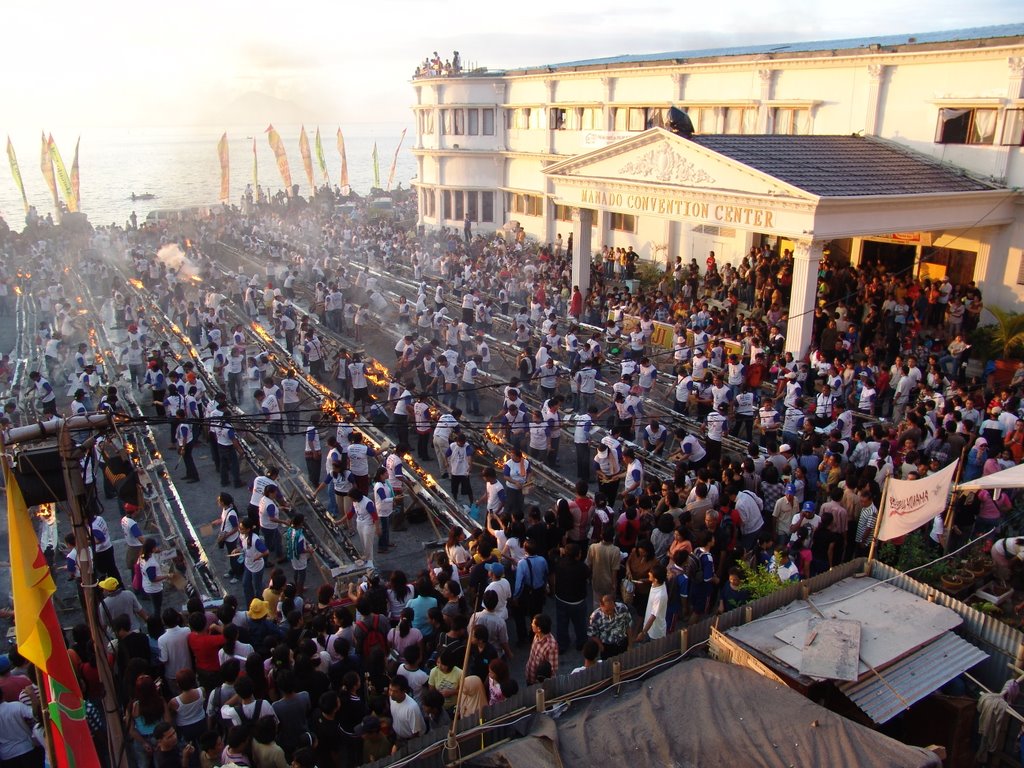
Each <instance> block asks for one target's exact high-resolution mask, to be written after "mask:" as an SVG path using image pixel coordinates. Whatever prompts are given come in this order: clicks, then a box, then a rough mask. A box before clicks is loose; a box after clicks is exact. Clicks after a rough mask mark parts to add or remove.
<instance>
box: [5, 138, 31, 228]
mask: <svg viewBox="0 0 1024 768" xmlns="http://www.w3.org/2000/svg"><path fill="white" fill-rule="evenodd" d="M7 159H8V160H10V161H11V176H12V177H13V178H14V183H15V184H17V185H18V191H19V192H21V201H22V202H23V203H24V204H25V213H28V197H27V196H26V195H25V183H24V182H23V181H22V180H21V169H20V168H18V158H17V156H16V155H15V154H14V145H13V144H12V143H11V137H10V136H8V137H7Z"/></svg>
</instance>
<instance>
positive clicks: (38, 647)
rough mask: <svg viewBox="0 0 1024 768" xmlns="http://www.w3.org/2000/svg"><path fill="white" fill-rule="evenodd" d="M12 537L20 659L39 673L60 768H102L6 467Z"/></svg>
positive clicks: (31, 532)
mask: <svg viewBox="0 0 1024 768" xmlns="http://www.w3.org/2000/svg"><path fill="white" fill-rule="evenodd" d="M4 484H5V486H6V488H7V531H8V535H9V537H10V550H11V552H10V554H11V560H10V563H11V566H10V567H11V594H12V596H13V598H14V622H15V623H14V627H15V633H16V637H17V641H18V653H20V654H21V655H22V656H24V657H25V658H26V659H28V660H29V661H30V662H32V664H34V665H35V667H36V669H37V670H38V671H39V678H40V689H41V691H40V692H41V693H42V694H43V696H44V698H45V701H44V704H45V706H46V707H47V711H48V714H49V718H48V725H49V728H50V735H51V737H52V739H53V747H54V750H53V755H52V760H53V765H54V766H55V768H99V759H98V758H97V757H96V748H95V747H94V746H93V741H92V736H91V735H90V733H89V726H88V724H87V723H86V721H85V703H84V702H83V700H82V692H81V689H80V688H79V687H78V678H77V677H75V672H74V670H73V669H72V667H71V660H70V659H69V658H68V649H67V646H66V645H65V644H64V635H63V634H62V632H61V628H60V622H59V621H58V620H57V611H56V610H55V609H54V607H53V594H54V593H55V592H56V591H57V587H56V585H55V584H54V583H53V577H52V576H51V575H50V568H49V566H48V565H47V564H46V558H45V557H43V553H42V551H41V550H40V549H39V539H38V538H37V537H36V532H35V528H34V527H33V525H32V519H31V518H30V517H29V513H28V507H27V506H26V505H25V499H24V497H23V496H22V493H21V488H20V487H19V486H18V482H17V480H16V479H15V478H14V476H13V474H12V473H11V471H10V470H9V469H8V468H7V467H6V466H5V467H4Z"/></svg>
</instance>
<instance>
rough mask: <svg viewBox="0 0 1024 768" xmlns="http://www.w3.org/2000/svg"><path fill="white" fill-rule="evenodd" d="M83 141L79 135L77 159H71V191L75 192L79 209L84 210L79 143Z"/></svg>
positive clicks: (76, 142) (76, 144)
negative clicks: (79, 175) (79, 164)
mask: <svg viewBox="0 0 1024 768" xmlns="http://www.w3.org/2000/svg"><path fill="white" fill-rule="evenodd" d="M81 143H82V137H81V136H79V137H78V140H77V141H75V159H74V160H72V161H71V191H72V192H74V193H75V204H76V205H77V206H78V210H82V190H81V186H80V185H81V180H80V179H79V178H78V145H79V144H81Z"/></svg>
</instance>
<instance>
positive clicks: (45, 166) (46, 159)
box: [40, 131, 60, 222]
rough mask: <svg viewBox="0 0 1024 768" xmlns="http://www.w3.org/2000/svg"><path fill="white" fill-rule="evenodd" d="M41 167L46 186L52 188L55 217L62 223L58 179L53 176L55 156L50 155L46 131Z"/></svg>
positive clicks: (44, 132) (44, 133)
mask: <svg viewBox="0 0 1024 768" xmlns="http://www.w3.org/2000/svg"><path fill="white" fill-rule="evenodd" d="M40 166H41V167H42V170H43V178H44V179H46V186H48V187H49V188H50V194H51V195H52V196H53V215H54V217H55V218H56V220H57V221H58V222H60V198H58V197H57V178H56V177H55V176H54V174H53V156H52V155H51V154H50V144H49V142H47V140H46V131H43V153H42V157H41V158H40Z"/></svg>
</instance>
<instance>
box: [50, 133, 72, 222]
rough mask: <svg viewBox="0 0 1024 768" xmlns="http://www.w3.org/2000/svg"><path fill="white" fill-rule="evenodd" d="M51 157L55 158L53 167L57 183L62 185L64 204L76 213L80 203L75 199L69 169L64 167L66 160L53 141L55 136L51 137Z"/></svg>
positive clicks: (51, 135)
mask: <svg viewBox="0 0 1024 768" xmlns="http://www.w3.org/2000/svg"><path fill="white" fill-rule="evenodd" d="M49 145H50V155H51V156H52V157H53V167H54V169H55V170H56V171H57V183H58V184H60V191H61V192H63V193H64V202H66V203H67V204H68V210H69V211H71V212H72V213H74V212H75V211H77V210H78V201H77V200H76V199H75V191H74V190H73V189H72V188H71V177H70V176H69V175H68V169H67V168H65V167H64V160H63V159H61V156H60V150H59V149H57V142H55V141H54V140H53V134H52V133H51V134H50V136H49Z"/></svg>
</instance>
